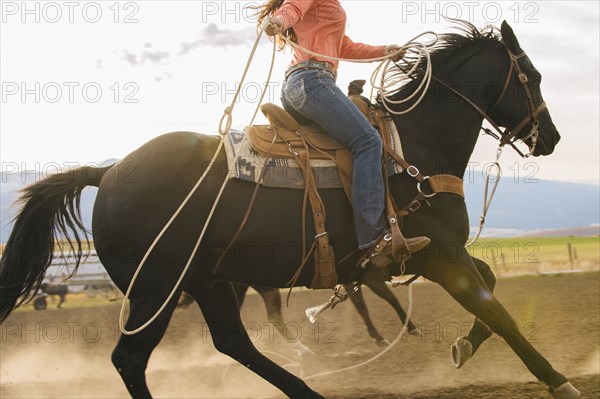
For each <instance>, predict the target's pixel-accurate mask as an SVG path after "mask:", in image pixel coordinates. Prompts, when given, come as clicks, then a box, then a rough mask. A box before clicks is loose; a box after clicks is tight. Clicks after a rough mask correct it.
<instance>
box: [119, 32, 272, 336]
mask: <svg viewBox="0 0 600 399" xmlns="http://www.w3.org/2000/svg"><path fill="white" fill-rule="evenodd" d="M263 31H264V29H262V30H261V31H260V32H259V34H258V35H257V36H256V41H255V42H254V46H253V47H252V51H251V52H250V56H249V57H248V61H247V62H246V67H245V69H244V73H243V74H242V79H241V81H240V84H239V86H238V89H237V90H236V92H235V95H234V97H233V100H232V101H231V105H230V106H228V107H227V108H225V112H224V113H223V116H222V117H221V120H220V122H219V134H220V135H221V139H220V141H219V145H218V147H217V150H216V151H215V154H214V155H213V157H212V159H211V160H210V163H209V164H208V167H207V168H206V170H205V171H204V173H203V174H202V176H201V177H200V178H199V179H198V181H197V182H196V184H195V185H194V187H193V188H192V189H191V190H190V192H189V194H188V195H187V196H186V197H185V199H184V200H183V202H182V203H181V205H179V208H177V210H176V211H175V212H174V213H173V216H171V218H170V219H169V221H168V222H167V224H165V226H164V227H163V229H162V230H161V231H160V233H159V234H158V235H157V236H156V238H155V239H154V241H153V242H152V245H150V247H149V248H148V250H147V251H146V254H145V255H144V257H143V258H142V260H141V262H140V264H139V265H138V267H137V269H136V271H135V273H134V275H133V277H132V278H131V282H130V283H129V287H127V292H126V293H125V297H124V298H123V302H122V304H121V311H120V313H119V329H120V330H121V332H122V333H123V334H124V335H134V334H137V333H138V332H140V331H142V330H144V329H145V328H146V327H148V326H149V325H150V324H151V323H152V322H154V320H156V318H157V317H158V316H159V315H160V314H161V313H162V311H163V310H164V309H165V307H166V306H167V304H168V303H169V301H171V299H172V298H173V296H174V295H175V293H176V292H177V290H178V289H179V286H180V285H181V282H182V281H183V278H184V276H185V274H186V272H187V271H188V269H189V267H190V265H191V264H192V260H193V259H194V256H195V255H196V252H197V251H198V248H199V247H200V243H201V242H202V239H203V238H204V234H205V233H206V230H207V228H208V225H209V223H210V221H211V220H212V217H213V215H214V212H215V209H216V208H217V205H218V203H219V200H220V199H221V195H222V194H223V191H224V190H225V186H226V185H227V182H228V181H229V176H226V177H225V181H224V182H223V184H222V185H221V189H220V190H219V193H218V194H217V198H216V199H215V201H214V203H213V206H212V208H211V210H210V213H209V214H208V217H207V219H206V222H204V226H203V228H202V231H201V232H200V236H199V237H198V240H197V241H196V245H195V246H194V249H193V250H192V253H191V254H190V256H189V258H188V261H187V263H186V265H185V267H184V268H183V271H182V272H181V274H180V276H179V279H178V280H177V282H176V283H175V286H174V287H173V289H172V290H171V293H170V294H169V296H168V297H167V299H165V301H164V302H163V304H162V305H161V307H160V308H159V309H158V310H157V311H156V313H154V315H153V316H152V317H151V318H150V319H149V320H148V321H146V322H145V323H144V324H142V325H141V326H140V327H138V328H136V329H134V330H126V329H125V324H124V318H125V317H124V316H125V303H126V302H127V299H128V298H129V295H130V294H131V290H132V289H133V285H134V283H135V281H136V279H137V277H138V275H139V273H140V271H141V270H142V267H143V266H144V264H145V263H146V260H147V259H148V257H149V256H150V254H151V253H152V251H153V250H154V248H155V247H156V245H157V244H158V242H159V241H160V239H161V238H162V236H163V235H164V234H165V232H166V231H167V230H168V229H169V227H170V226H171V224H173V222H174V221H175V219H176V218H177V216H178V215H179V214H180V213H181V211H182V210H183V208H184V207H185V205H186V204H187V203H188V202H189V200H190V198H192V196H193V195H194V193H195V192H196V190H197V189H198V187H200V184H202V182H203V181H204V179H205V178H206V176H207V175H208V172H209V171H210V170H211V169H212V167H213V165H214V164H215V162H216V159H217V156H218V155H219V153H220V152H221V149H222V148H223V144H224V143H225V136H226V135H227V133H229V129H230V128H231V121H232V114H233V107H234V106H235V102H236V100H237V97H238V95H239V93H240V90H241V88H242V84H243V82H244V79H245V77H246V74H247V72H248V69H249V68H250V64H251V62H252V59H253V58H254V53H255V52H256V48H257V47H258V43H259V41H260V38H261V36H262V33H263ZM275 50H276V45H275V44H274V45H273V54H272V56H271V67H270V68H269V74H268V76H267V81H266V83H265V87H266V86H267V85H268V84H269V82H270V81H271V74H272V72H273V65H274V64H275ZM266 92H267V91H266V90H264V91H263V93H262V95H261V97H260V101H259V102H258V105H257V106H256V110H255V111H254V114H253V115H252V119H251V120H250V123H249V125H252V123H253V122H254V118H255V117H256V114H257V113H258V109H259V107H260V104H261V103H262V100H263V98H264V96H265V94H266ZM225 118H227V119H225ZM224 120H226V125H225V128H223V121H224Z"/></svg>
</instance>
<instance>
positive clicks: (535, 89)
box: [491, 21, 560, 156]
mask: <svg viewBox="0 0 600 399" xmlns="http://www.w3.org/2000/svg"><path fill="white" fill-rule="evenodd" d="M501 33H502V42H503V43H504V45H505V47H506V50H507V53H508V58H509V62H510V63H511V65H510V70H509V74H508V76H507V78H506V81H505V82H504V87H502V88H501V89H500V90H501V97H500V98H499V101H498V102H497V103H496V105H495V107H494V109H493V113H492V114H491V117H492V118H493V119H494V120H495V121H496V123H498V125H501V126H504V127H507V128H508V130H507V133H509V135H508V137H505V138H504V139H503V140H504V141H503V142H504V143H505V144H506V143H507V142H508V140H517V139H519V140H522V141H523V142H525V143H526V144H527V146H528V147H529V150H530V151H531V154H532V155H533V156H539V155H549V154H552V152H553V151H554V147H555V146H556V144H557V143H558V141H559V140H560V134H559V133H558V131H557V130H556V126H554V123H553V122H552V118H551V117H550V112H549V111H548V108H547V107H546V105H545V103H544V99H543V97H542V92H541V90H540V83H541V81H542V75H541V74H540V73H539V72H538V70H537V69H536V68H535V67H534V66H533V64H532V63H531V60H530V59H529V57H528V56H527V54H526V53H525V52H524V51H523V49H522V48H521V46H520V45H519V42H518V40H517V38H516V36H515V34H514V32H513V30H512V28H511V27H510V26H509V25H508V23H506V21H504V22H503V23H502V27H501Z"/></svg>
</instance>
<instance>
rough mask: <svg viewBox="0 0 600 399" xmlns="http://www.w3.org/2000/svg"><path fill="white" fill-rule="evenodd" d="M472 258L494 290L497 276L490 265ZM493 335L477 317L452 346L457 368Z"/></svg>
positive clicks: (487, 283) (490, 287)
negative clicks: (465, 332)
mask: <svg viewBox="0 0 600 399" xmlns="http://www.w3.org/2000/svg"><path fill="white" fill-rule="evenodd" d="M471 259H472V260H473V263H474V264H475V267H476V268H477V271H478V272H479V274H480V275H481V277H482V278H483V280H484V282H485V285H486V286H487V287H488V288H489V290H490V291H491V292H494V287H495V286H496V276H494V273H493V272H492V269H491V268H490V266H489V265H488V264H487V263H485V262H484V261H482V260H480V259H477V258H473V257H471ZM491 335H492V330H490V329H489V328H488V326H487V325H486V324H485V323H484V322H482V321H481V320H479V319H478V318H477V317H475V320H473V325H472V326H471V330H470V331H469V334H467V335H466V336H462V337H458V338H457V339H456V341H455V342H454V343H453V344H452V346H451V351H450V353H451V356H452V363H454V366H455V367H456V368H461V367H462V366H463V365H464V364H465V363H466V362H467V360H469V359H470V358H471V357H472V356H473V355H474V354H475V352H477V349H479V347H480V346H481V344H482V343H483V342H484V341H485V340H486V339H488V338H489V337H490V336H491Z"/></svg>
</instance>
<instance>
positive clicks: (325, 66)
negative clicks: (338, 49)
mask: <svg viewBox="0 0 600 399" xmlns="http://www.w3.org/2000/svg"><path fill="white" fill-rule="evenodd" d="M299 69H322V70H324V71H327V72H331V73H332V74H333V77H334V78H336V77H337V72H336V71H334V70H333V67H332V66H331V64H329V63H328V62H318V61H303V62H299V63H297V64H295V65H292V66H291V67H289V68H288V69H287V71H285V78H286V79H287V77H288V76H290V74H291V73H292V72H295V71H297V70H299Z"/></svg>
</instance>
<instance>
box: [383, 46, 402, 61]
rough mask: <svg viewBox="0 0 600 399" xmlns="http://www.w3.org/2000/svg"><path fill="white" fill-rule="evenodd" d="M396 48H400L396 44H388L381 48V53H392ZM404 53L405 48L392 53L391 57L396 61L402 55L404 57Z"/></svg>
mask: <svg viewBox="0 0 600 399" xmlns="http://www.w3.org/2000/svg"><path fill="white" fill-rule="evenodd" d="M398 50H400V46H398V45H397V44H388V45H387V46H385V48H384V49H383V55H390V54H394V53H395V52H397V51H398ZM404 55H406V50H402V51H400V52H398V54H396V55H394V56H393V57H392V61H394V62H398V61H400V60H401V59H402V57H404Z"/></svg>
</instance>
